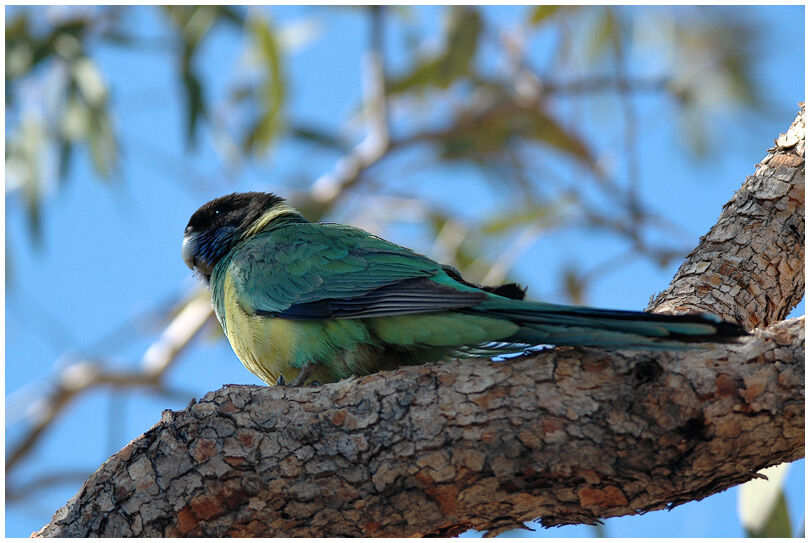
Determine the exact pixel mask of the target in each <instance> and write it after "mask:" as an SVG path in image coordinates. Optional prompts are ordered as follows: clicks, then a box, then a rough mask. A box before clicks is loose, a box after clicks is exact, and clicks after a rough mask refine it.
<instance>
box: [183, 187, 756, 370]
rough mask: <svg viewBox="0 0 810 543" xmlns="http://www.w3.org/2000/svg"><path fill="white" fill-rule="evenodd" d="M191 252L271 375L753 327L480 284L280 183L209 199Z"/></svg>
mask: <svg viewBox="0 0 810 543" xmlns="http://www.w3.org/2000/svg"><path fill="white" fill-rule="evenodd" d="M182 254H183V260H184V261H185V262H186V264H187V265H188V266H189V267H190V268H191V269H192V270H194V271H195V272H196V273H197V274H199V275H200V276H201V277H202V278H203V280H204V281H205V283H206V284H208V285H209V286H210V287H211V294H212V302H213V306H214V311H215V313H216V316H217V319H218V320H219V323H220V324H221V325H222V329H223V331H224V332H225V335H226V336H227V337H228V340H229V341H230V343H231V347H233V350H234V352H235V353H236V355H237V356H238V357H239V359H240V360H241V361H242V363H243V364H244V365H245V367H246V368H247V369H248V370H250V371H251V372H252V373H254V374H255V375H256V376H258V377H259V378H260V379H262V380H263V381H265V382H266V383H268V384H287V383H289V384H290V385H293V386H298V385H303V384H305V383H307V382H309V381H310V380H314V381H318V382H320V383H326V382H331V381H337V380H339V379H343V378H345V377H348V376H350V375H357V374H367V373H372V372H376V371H380V370H385V369H393V368H396V367H399V366H404V365H414V364H423V363H426V362H433V361H438V360H443V359H449V358H469V357H492V356H496V355H502V354H508V353H521V352H523V351H525V350H526V349H528V348H530V347H532V346H537V345H546V344H553V345H587V346H594V347H610V348H616V349H627V348H647V349H678V348H686V347H688V346H689V344H690V343H695V342H717V341H729V340H731V339H732V338H735V337H737V336H740V335H745V334H746V332H745V331H744V330H743V329H742V328H740V327H739V326H737V325H736V324H732V323H729V322H724V321H722V320H721V319H720V318H718V317H716V316H714V315H706V314H691V315H662V314H655V313H644V312H635V311H612V310H606V309H594V308H590V307H575V306H565V305H555V304H548V303H543V302H530V301H524V300H523V299H522V298H523V294H524V292H523V290H522V289H520V288H519V287H518V286H517V285H515V284H508V285H503V286H499V287H479V286H477V285H474V284H472V283H469V282H467V281H465V280H464V279H463V278H462V277H461V275H460V274H459V273H458V272H457V271H456V270H455V269H454V268H452V267H450V266H443V265H441V264H439V263H437V262H435V261H433V260H431V259H430V258H428V257H426V256H423V255H420V254H418V253H416V252H414V251H411V250H410V249H407V248H405V247H402V246H400V245H396V244H394V243H391V242H389V241H386V240H384V239H382V238H379V237H377V236H375V235H372V234H370V233H368V232H366V231H364V230H361V229H359V228H354V227H351V226H346V225H342V224H333V223H311V222H308V221H307V220H306V219H304V217H303V216H301V214H300V213H299V212H298V211H296V210H295V209H293V208H292V207H291V206H290V205H288V204H287V203H286V202H285V201H284V200H283V199H282V198H280V197H278V196H276V195H274V194H270V193H261V192H247V193H234V194H230V195H227V196H222V197H220V198H217V199H215V200H212V201H210V202H208V203H207V204H205V205H203V206H202V207H200V208H199V209H198V210H197V211H196V212H195V213H194V214H193V215H192V216H191V219H190V220H189V222H188V226H186V230H185V235H184V237H183V250H182Z"/></svg>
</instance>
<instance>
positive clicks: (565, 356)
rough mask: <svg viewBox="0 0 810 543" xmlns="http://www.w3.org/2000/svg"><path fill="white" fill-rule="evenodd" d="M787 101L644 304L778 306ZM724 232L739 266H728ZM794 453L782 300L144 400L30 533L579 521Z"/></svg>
mask: <svg viewBox="0 0 810 543" xmlns="http://www.w3.org/2000/svg"><path fill="white" fill-rule="evenodd" d="M803 113H804V111H803V110H802V111H801V112H800V114H799V119H797V121H796V123H794V126H793V127H792V128H791V130H790V131H789V132H788V133H787V135H786V136H783V137H780V139H779V140H778V142H781V143H778V145H777V148H776V149H774V150H773V152H772V153H770V154H769V155H768V157H766V159H765V160H764V161H763V164H762V165H761V166H760V168H759V169H758V170H757V175H756V176H755V178H753V179H749V180H748V181H747V182H746V184H745V185H744V186H743V189H741V191H740V192H738V193H737V195H735V197H734V198H733V199H732V200H731V202H729V204H727V205H726V207H725V209H724V212H723V215H722V216H721V218H720V221H719V222H718V225H716V226H715V227H714V228H713V229H712V231H711V232H710V233H709V234H708V235H707V236H706V237H704V239H703V240H702V242H701V244H700V245H699V246H698V248H697V249H695V251H693V253H692V255H690V257H689V258H688V259H687V262H685V263H684V266H683V267H682V268H681V271H679V273H678V275H677V276H676V277H675V279H674V281H673V284H672V285H671V286H670V288H669V289H667V290H666V291H664V292H663V293H662V294H661V295H659V296H658V298H657V299H656V302H655V304H654V306H656V307H657V308H658V309H660V308H664V307H670V308H672V309H684V308H701V309H705V310H709V311H713V312H722V313H724V314H725V315H726V316H729V315H731V316H738V317H742V318H741V320H742V322H745V323H747V324H751V323H754V324H755V323H760V322H772V321H773V320H775V319H777V318H780V317H779V315H785V314H787V312H788V311H789V308H790V307H792V306H793V305H795V303H796V296H797V295H798V292H799V291H798V290H797V288H798V287H794V285H800V284H802V283H803V270H802V268H803V257H804V253H803V249H799V248H797V247H796V245H801V244H802V242H803V235H802V236H799V235H797V234H796V233H795V232H794V229H798V230H799V232H802V231H803V223H804V209H803V206H801V205H794V204H792V202H793V201H794V200H797V201H798V200H799V196H798V195H799V194H801V195H802V199H803V182H804V153H803V149H804V131H803V121H802V119H803ZM798 126H800V127H801V128H800V129H797V128H795V127H798ZM794 139H795V141H794ZM788 152H790V153H793V154H792V155H791V154H787V155H786V154H785V153H788ZM786 156H787V157H790V156H792V157H798V159H796V158H784V157H786ZM779 157H783V158H779ZM784 168H789V169H790V175H789V176H788V171H787V170H785V169H784ZM771 170H773V171H772V172H771ZM769 172H771V173H769ZM749 184H750V185H749ZM783 185H784V186H783ZM746 187H749V188H746ZM741 195H745V197H742V196H741ZM791 195H792V196H791ZM791 205H792V207H790V209H789V210H788V207H787V206H791ZM786 210H787V211H786ZM779 221H782V224H781V226H780V225H779ZM730 225H736V227H733V226H730ZM729 228H736V229H732V230H729ZM731 232H733V233H734V235H731V234H730V233H731ZM738 235H739V236H743V237H742V238H741V237H739V236H738ZM743 243H745V244H747V245H748V246H749V247H751V248H752V253H751V256H750V258H751V260H750V261H754V262H755V265H753V266H749V265H748V264H747V262H750V261H749V260H740V261H739V262H737V264H736V265H735V266H732V265H731V264H729V263H728V260H727V259H728V257H729V255H731V256H733V255H737V254H738V253H739V252H740V251H743V250H744V249H745V247H743V245H742V244H743ZM770 247H778V248H779V250H778V253H776V254H774V252H773V251H772V250H771V249H770ZM709 250H710V251H712V252H711V253H709V252H707V251H709ZM708 254H714V255H715V256H714V257H712V258H717V259H720V260H722V261H723V262H725V263H726V265H725V267H723V266H722V265H721V266H720V267H716V266H717V262H715V260H707V258H708V257H707V256H706V255H708ZM785 255H787V256H785ZM740 258H742V257H741V256H740ZM761 259H765V260H764V261H762V262H761V263H760V260H761ZM696 262H705V264H706V266H705V267H703V266H702V265H700V266H698V264H696ZM794 264H795V265H794ZM693 266H694V267H695V269H692V267H693ZM700 268H702V269H700ZM769 270H770V271H769ZM763 271H764V273H763ZM772 272H774V273H772ZM726 280H728V283H726V282H725V281H726ZM684 281H691V283H688V284H689V285H692V286H691V287H690V289H691V291H688V290H687V289H686V287H685V286H684V285H685V284H686V283H684ZM724 285H725V286H728V287H729V289H728V290H725V289H724V288H723V287H724ZM736 287H738V288H736ZM735 288H736V290H735ZM745 293H748V294H745ZM761 300H764V302H763V303H759V301H761ZM754 302H756V303H754ZM667 304H669V305H667ZM709 304H718V305H709ZM749 315H756V317H755V320H752V318H750V317H749ZM746 319H747V320H746ZM803 455H804V318H800V319H793V320H791V321H785V322H779V323H776V324H773V325H771V326H769V327H768V328H766V329H764V330H759V331H756V332H755V333H754V335H752V336H751V337H748V338H745V339H744V340H742V341H740V343H739V344H726V345H713V346H711V347H707V348H705V349H695V350H690V351H685V352H665V353H649V352H643V351H633V352H627V351H603V350H597V349H586V348H559V349H554V350H549V351H545V352H543V353H540V354H539V355H537V356H532V357H525V358H520V359H513V360H510V361H507V362H501V363H496V362H491V361H485V360H467V361H457V362H449V363H443V364H435V365H429V366H419V367H410V368H403V369H400V370H397V371H393V372H382V373H378V374H374V375H370V376H366V377H361V378H352V379H347V380H344V381H341V382H339V383H333V384H329V385H326V386H323V387H319V388H306V389H287V388H281V387H272V388H267V387H254V386H232V387H225V388H223V389H221V390H219V391H216V392H212V393H209V394H208V395H206V396H205V397H204V398H203V399H202V400H201V401H200V403H198V404H196V405H191V406H189V408H188V409H186V410H183V411H179V412H171V411H166V412H164V416H163V418H162V420H161V421H160V422H159V423H158V424H157V425H155V426H154V427H153V428H152V429H151V430H149V431H148V432H147V433H146V434H144V435H143V436H141V437H139V438H138V439H136V440H134V441H133V442H132V443H130V444H129V445H128V446H127V447H125V448H124V449H123V450H122V451H120V452H119V453H117V454H116V455H114V456H113V457H111V458H110V459H109V460H108V461H107V462H105V463H104V464H103V465H102V466H101V467H100V468H99V470H98V471H97V472H96V473H95V474H93V475H92V476H91V477H90V479H88V481H86V482H85V484H84V485H83V487H82V489H81V490H80V491H79V493H78V494H77V495H76V496H75V497H74V498H72V499H71V500H70V501H69V502H68V503H67V505H66V506H65V507H63V508H61V509H60V510H59V511H57V513H56V514H55V516H54V518H53V520H52V522H51V523H50V524H48V525H46V526H45V527H43V529H42V530H40V532H38V533H37V534H35V535H40V536H62V537H69V536H88V535H102V536H131V535H136V536H137V535H142V536H180V535H207V536H224V535H228V536H246V535H262V536H271V535H275V536H338V535H365V536H374V535H377V536H381V535H429V534H440V535H451V534H456V533H459V532H461V531H463V530H464V529H466V528H469V527H472V528H477V529H485V530H493V531H494V532H498V531H502V530H504V529H508V528H512V527H515V526H519V525H520V523H522V522H524V521H527V520H531V519H534V518H537V517H540V518H541V520H542V523H543V524H544V525H546V526H551V525H559V524H571V523H594V522H597V521H598V519H600V518H606V517H611V516H618V515H627V514H634V513H639V512H643V511H650V510H655V509H662V508H665V507H673V506H675V505H678V504H680V503H684V502H686V501H690V500H696V499H701V498H703V497H706V496H708V495H710V494H713V493H715V492H719V491H721V490H724V489H726V488H728V487H730V486H732V485H735V484H739V483H742V482H744V481H746V480H749V479H751V478H753V477H755V472H756V471H757V470H760V469H762V468H764V467H767V466H770V465H774V464H778V463H781V462H786V461H792V460H795V459H797V458H800V457H802V456H803Z"/></svg>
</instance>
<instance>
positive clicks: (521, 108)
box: [438, 96, 596, 170]
mask: <svg viewBox="0 0 810 543" xmlns="http://www.w3.org/2000/svg"><path fill="white" fill-rule="evenodd" d="M438 141H439V143H440V156H441V157H442V158H444V159H467V160H471V159H472V160H482V159H486V160H491V159H492V158H493V157H494V156H495V155H498V154H500V153H503V152H504V151H506V150H507V148H508V147H509V146H511V145H513V144H515V143H516V142H520V141H524V142H525V141H535V142H537V143H541V144H543V145H545V146H547V147H551V148H553V149H555V150H557V151H561V152H563V153H565V154H567V155H569V156H571V157H572V158H574V159H576V160H577V161H579V162H581V163H583V164H584V165H585V166H587V167H589V168H591V169H594V170H595V169H596V163H595V160H594V159H593V155H592V153H591V151H590V149H589V148H588V146H587V145H586V143H585V142H584V141H583V140H582V139H581V138H580V137H579V136H578V135H577V134H576V133H574V132H572V131H570V130H567V129H566V128H564V127H563V126H562V125H560V124H559V123H558V122H557V120H556V119H554V117H552V116H551V115H549V114H548V113H546V112H545V111H544V110H543V109H542V104H527V105H522V104H518V103H515V102H514V101H512V100H511V98H508V97H503V96H502V97H500V98H499V100H498V101H497V102H496V103H495V104H493V105H491V106H489V107H488V108H487V109H485V110H483V111H478V112H476V111H469V110H468V111H463V112H461V113H460V114H459V116H458V117H457V119H456V121H455V123H454V125H453V128H452V129H451V130H448V131H446V132H444V133H443V134H441V135H440V136H439V137H438Z"/></svg>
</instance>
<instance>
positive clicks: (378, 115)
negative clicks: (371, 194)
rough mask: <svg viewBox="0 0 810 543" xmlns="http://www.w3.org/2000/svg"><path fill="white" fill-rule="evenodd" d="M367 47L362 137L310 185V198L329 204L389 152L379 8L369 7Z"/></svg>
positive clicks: (364, 70) (321, 203)
mask: <svg viewBox="0 0 810 543" xmlns="http://www.w3.org/2000/svg"><path fill="white" fill-rule="evenodd" d="M370 9H371V40H370V41H371V46H370V48H369V51H368V52H367V53H366V56H365V58H364V59H363V83H362V85H363V103H364V108H363V109H364V115H365V118H366V137H365V139H363V141H361V142H360V143H359V144H358V145H357V146H356V147H355V148H354V149H353V150H352V151H351V152H350V153H349V154H348V155H346V156H345V157H342V158H341V159H340V160H338V162H337V164H336V165H335V168H334V169H333V170H332V171H331V172H329V173H326V174H324V175H322V176H321V177H320V178H319V179H318V180H317V181H315V183H314V184H313V186H312V189H311V191H310V196H311V198H312V199H313V200H315V201H316V202H318V203H319V204H320V205H329V204H331V203H333V202H334V200H335V199H336V198H337V197H338V196H340V195H341V194H342V193H343V192H344V191H345V190H346V189H348V188H350V187H351V186H353V185H354V184H356V183H357V182H358V181H359V180H360V176H361V174H362V173H363V170H365V169H367V168H369V167H370V166H372V165H373V164H374V163H376V162H377V161H378V160H380V159H381V158H382V157H383V155H385V153H386V151H387V150H388V149H389V144H390V135H389V126H388V112H387V107H386V97H385V55H384V50H383V7H382V6H372V7H371V8H370Z"/></svg>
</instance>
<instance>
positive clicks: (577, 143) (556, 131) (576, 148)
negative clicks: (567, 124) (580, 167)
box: [526, 108, 595, 168]
mask: <svg viewBox="0 0 810 543" xmlns="http://www.w3.org/2000/svg"><path fill="white" fill-rule="evenodd" d="M526 120H527V122H529V123H530V125H531V131H530V134H531V136H532V137H534V138H535V139H537V140H539V141H542V142H544V143H545V144H546V145H548V146H549V147H553V148H556V149H557V150H559V151H562V152H564V153H567V154H569V155H571V157H573V158H575V159H577V160H579V161H580V162H583V163H585V164H586V165H588V166H589V167H591V168H595V161H594V159H593V156H592V154H591V152H590V150H589V149H588V146H587V145H586V144H585V142H584V141H583V140H582V139H580V138H579V137H578V136H577V135H576V134H575V133H573V132H571V131H569V130H567V129H566V128H564V127H563V126H562V125H561V124H559V123H558V122H557V120H556V119H555V118H553V117H551V116H550V115H548V114H546V112H545V111H543V110H541V109H535V108H532V110H531V113H530V114H529V115H527V116H526Z"/></svg>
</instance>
